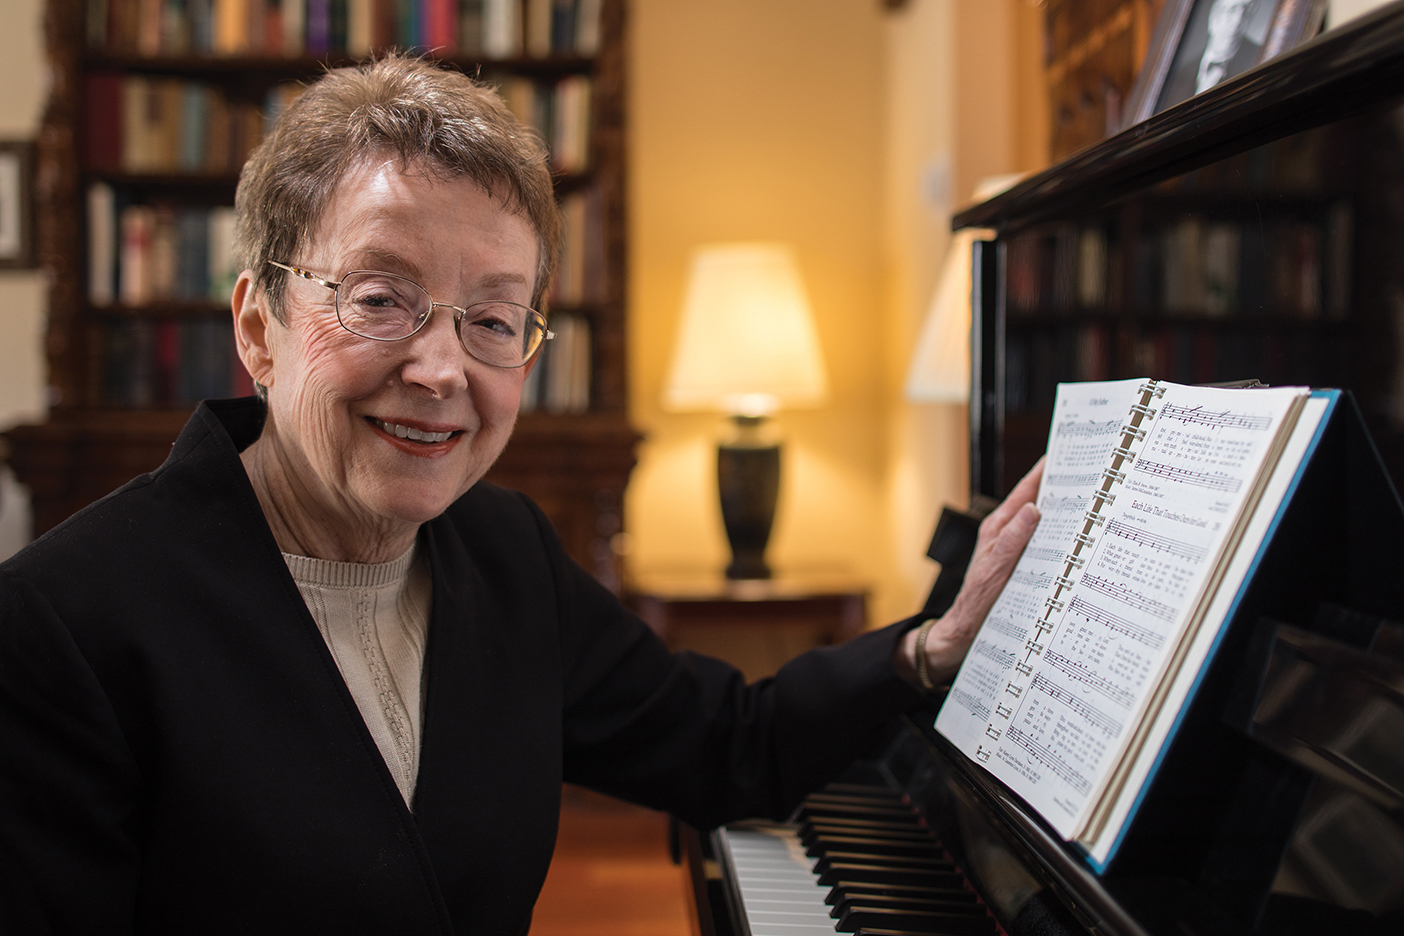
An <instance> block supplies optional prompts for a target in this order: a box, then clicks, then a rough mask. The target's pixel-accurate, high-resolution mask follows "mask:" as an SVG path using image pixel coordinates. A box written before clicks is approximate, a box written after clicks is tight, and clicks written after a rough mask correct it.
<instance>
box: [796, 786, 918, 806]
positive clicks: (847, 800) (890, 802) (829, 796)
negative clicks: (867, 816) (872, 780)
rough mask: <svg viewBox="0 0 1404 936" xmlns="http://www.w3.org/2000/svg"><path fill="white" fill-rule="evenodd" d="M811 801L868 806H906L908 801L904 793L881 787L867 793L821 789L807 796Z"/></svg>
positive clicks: (808, 800)
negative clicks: (829, 791) (903, 796)
mask: <svg viewBox="0 0 1404 936" xmlns="http://www.w3.org/2000/svg"><path fill="white" fill-rule="evenodd" d="M805 800H806V801H807V802H810V803H842V804H851V805H866V806H905V805H906V801H905V800H903V799H902V794H901V793H898V792H896V791H895V790H884V789H882V788H881V787H872V788H871V789H870V790H869V791H868V792H866V793H828V792H825V791H822V790H821V791H820V792H818V793H811V794H809V795H808V796H806V797H805Z"/></svg>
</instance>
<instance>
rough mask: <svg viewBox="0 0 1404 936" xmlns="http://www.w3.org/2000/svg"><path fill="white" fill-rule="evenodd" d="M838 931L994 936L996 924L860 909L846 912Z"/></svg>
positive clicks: (960, 917) (962, 917)
mask: <svg viewBox="0 0 1404 936" xmlns="http://www.w3.org/2000/svg"><path fill="white" fill-rule="evenodd" d="M834 928H835V929H836V930H838V932H840V933H857V932H859V931H860V930H889V931H890V930H896V931H897V932H905V933H928V934H929V933H936V934H943V936H944V934H949V936H987V934H988V936H993V934H994V932H995V921H994V917H991V916H968V915H964V914H955V913H928V912H925V911H921V910H889V909H886V908H882V907H860V908H855V909H853V910H850V911H849V912H848V913H846V914H845V915H844V916H843V917H842V918H841V919H840V920H839V921H838V924H837V925H836V926H835V927H834Z"/></svg>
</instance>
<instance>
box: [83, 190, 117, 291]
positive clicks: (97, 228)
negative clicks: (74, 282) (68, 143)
mask: <svg viewBox="0 0 1404 936" xmlns="http://www.w3.org/2000/svg"><path fill="white" fill-rule="evenodd" d="M116 226H117V220H116V200H115V197H114V195H113V192H112V186H110V185H108V184H107V183H105V182H94V183H93V184H92V185H90V186H88V301H89V302H90V303H92V304H93V305H95V306H105V305H111V304H112V300H113V299H114V298H116V297H115V296H114V295H113V291H112V270H113V267H114V265H115V263H116Z"/></svg>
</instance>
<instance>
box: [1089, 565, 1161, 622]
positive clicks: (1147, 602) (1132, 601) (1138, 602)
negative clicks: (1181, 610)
mask: <svg viewBox="0 0 1404 936" xmlns="http://www.w3.org/2000/svg"><path fill="white" fill-rule="evenodd" d="M1082 584H1083V585H1085V586H1086V587H1088V588H1091V589H1092V590H1094V591H1099V592H1101V593H1102V594H1104V595H1106V596H1107V597H1109V598H1111V599H1113V600H1115V601H1119V602H1120V603H1122V604H1124V605H1126V606H1127V607H1128V608H1135V609H1136V610H1137V611H1144V612H1145V613H1146V614H1149V615H1151V616H1152V617H1158V618H1160V619H1161V620H1162V621H1166V622H1170V621H1174V620H1175V609H1174V608H1172V607H1170V606H1169V605H1167V604H1162V603H1161V602H1159V601H1156V600H1155V599H1154V598H1147V597H1146V596H1145V595H1143V594H1141V593H1140V592H1138V591H1133V590H1132V589H1130V588H1127V587H1126V586H1125V585H1117V584H1115V583H1114V582H1109V581H1107V580H1106V579H1104V578H1099V577H1097V576H1095V575H1084V576H1083V577H1082Z"/></svg>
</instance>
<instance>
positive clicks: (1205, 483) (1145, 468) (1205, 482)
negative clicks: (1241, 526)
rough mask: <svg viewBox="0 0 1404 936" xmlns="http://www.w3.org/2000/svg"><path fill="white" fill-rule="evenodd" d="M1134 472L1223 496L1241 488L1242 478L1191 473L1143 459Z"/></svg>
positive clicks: (1197, 472) (1186, 469) (1137, 463)
mask: <svg viewBox="0 0 1404 936" xmlns="http://www.w3.org/2000/svg"><path fill="white" fill-rule="evenodd" d="M1136 470H1137V471H1141V472H1145V473H1146V474H1151V475H1157V476H1159V477H1162V478H1168V479H1169V480H1171V481H1178V482H1180V483H1181V484H1188V485H1191V486H1193V487H1202V488H1206V489H1208V490H1210V491H1219V492H1221V493H1224V494H1237V493H1238V489H1239V488H1241V487H1242V486H1243V479H1242V478H1233V477H1229V476H1228V475H1223V474H1208V473H1206V472H1203V471H1191V470H1190V469H1188V468H1176V467H1175V466H1174V465H1166V464H1164V463H1162V462H1153V461H1145V460H1144V459H1142V460H1141V461H1138V462H1136Z"/></svg>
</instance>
